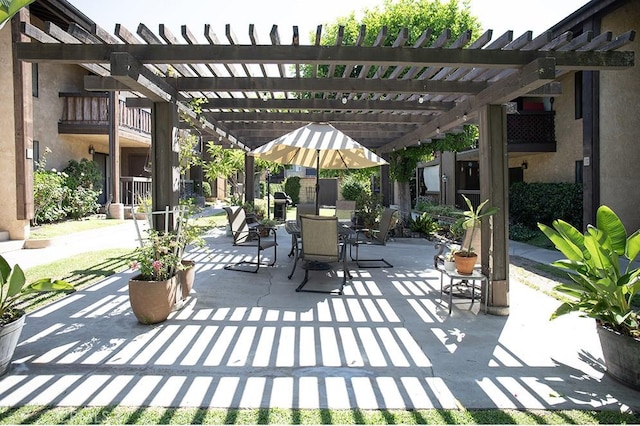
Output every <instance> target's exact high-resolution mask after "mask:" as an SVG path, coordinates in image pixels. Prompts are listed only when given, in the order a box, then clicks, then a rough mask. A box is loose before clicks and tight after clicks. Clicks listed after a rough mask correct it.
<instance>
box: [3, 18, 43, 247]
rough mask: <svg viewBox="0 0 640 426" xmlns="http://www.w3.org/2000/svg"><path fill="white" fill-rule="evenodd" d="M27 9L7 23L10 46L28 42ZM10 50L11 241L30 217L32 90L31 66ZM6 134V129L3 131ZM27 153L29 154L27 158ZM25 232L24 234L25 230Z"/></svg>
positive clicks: (24, 227) (31, 212)
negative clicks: (25, 32) (13, 173)
mask: <svg viewBox="0 0 640 426" xmlns="http://www.w3.org/2000/svg"><path fill="white" fill-rule="evenodd" d="M29 20H30V18H29V10H28V9H27V8H23V9H22V10H20V11H19V12H18V15H17V16H15V17H14V18H13V19H12V20H11V36H12V40H13V42H14V43H16V42H26V41H29V37H27V36H25V35H23V34H22V33H21V31H20V21H26V22H29ZM11 51H12V61H13V92H14V96H13V99H14V105H13V110H14V111H15V114H14V116H15V127H14V129H13V131H14V133H15V167H16V186H15V189H16V192H15V194H16V216H15V218H16V219H17V221H24V222H23V223H22V224H18V225H17V226H12V228H13V229H12V231H16V230H19V231H17V232H12V238H18V239H20V238H28V229H29V228H28V222H26V221H27V220H29V219H33V217H34V205H33V161H34V160H39V159H38V158H33V90H32V89H33V88H32V84H31V82H32V70H31V64H30V63H27V62H22V61H20V60H18V57H17V53H16V50H15V48H14V49H12V50H11ZM5 131H6V133H7V134H10V129H5ZM28 153H31V155H28ZM25 230H26V231H25Z"/></svg>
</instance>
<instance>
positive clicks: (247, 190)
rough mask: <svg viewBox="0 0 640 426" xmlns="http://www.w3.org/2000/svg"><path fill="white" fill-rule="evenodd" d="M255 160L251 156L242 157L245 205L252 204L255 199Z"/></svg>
mask: <svg viewBox="0 0 640 426" xmlns="http://www.w3.org/2000/svg"><path fill="white" fill-rule="evenodd" d="M255 186H256V183H255V159H254V158H253V155H247V154H245V155H244V198H245V201H246V202H247V203H252V204H253V200H254V198H255V193H256V191H255V189H256V188H255Z"/></svg>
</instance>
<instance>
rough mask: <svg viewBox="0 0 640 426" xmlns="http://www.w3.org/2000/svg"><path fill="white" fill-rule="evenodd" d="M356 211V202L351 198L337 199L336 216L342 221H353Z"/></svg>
mask: <svg viewBox="0 0 640 426" xmlns="http://www.w3.org/2000/svg"><path fill="white" fill-rule="evenodd" d="M355 211H356V202H355V201H351V200H337V201H336V216H337V217H338V220H339V221H340V222H351V219H353V215H354V213H355Z"/></svg>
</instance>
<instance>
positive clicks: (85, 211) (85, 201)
mask: <svg viewBox="0 0 640 426" xmlns="http://www.w3.org/2000/svg"><path fill="white" fill-rule="evenodd" d="M99 195H100V191H94V190H93V189H90V188H85V187H83V186H79V187H77V188H76V189H75V190H71V188H69V190H68V191H65V197H64V200H63V202H62V206H63V208H64V211H65V214H66V215H67V216H69V217H71V218H72V219H80V218H82V217H85V216H88V215H90V214H94V213H97V212H98V210H99V209H100V204H98V202H97V200H98V196H99Z"/></svg>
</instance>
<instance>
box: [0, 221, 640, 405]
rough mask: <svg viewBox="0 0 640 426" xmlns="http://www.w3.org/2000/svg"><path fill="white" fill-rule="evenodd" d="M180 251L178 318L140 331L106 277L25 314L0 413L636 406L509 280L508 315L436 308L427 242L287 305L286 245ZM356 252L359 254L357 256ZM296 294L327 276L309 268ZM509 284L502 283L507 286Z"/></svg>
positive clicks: (595, 350)
mask: <svg viewBox="0 0 640 426" xmlns="http://www.w3.org/2000/svg"><path fill="white" fill-rule="evenodd" d="M207 242H208V245H209V250H210V251H209V252H205V251H204V250H201V251H198V252H194V253H192V257H193V258H195V259H196V260H197V274H196V282H195V284H194V289H193V292H192V294H191V297H190V298H189V299H188V300H187V302H186V304H185V306H184V307H183V308H182V309H181V310H179V311H176V312H174V313H172V314H171V316H170V318H169V320H167V321H166V322H164V323H161V324H158V325H154V326H145V325H141V324H139V323H138V322H137V321H136V319H135V317H134V315H133V314H132V312H131V310H130V307H129V302H128V294H127V282H128V279H129V278H130V277H132V276H133V274H134V272H131V271H127V272H125V273H121V274H117V275H115V276H112V277H109V278H107V279H105V280H103V281H101V282H100V283H98V284H95V285H93V286H91V287H89V288H86V289H83V290H80V291H77V292H76V293H73V294H71V295H69V296H68V297H65V298H63V299H61V300H59V301H57V302H55V303H54V304H52V305H50V306H47V307H45V308H42V309H40V310H38V311H36V312H33V313H32V314H30V315H29V316H28V318H27V323H26V326H25V328H24V330H23V332H22V336H21V342H20V344H19V346H18V348H17V350H16V353H15V355H14V362H13V364H12V366H11V368H10V370H9V372H8V373H7V374H6V375H5V376H3V377H2V378H1V379H0V406H19V405H25V404H38V405H53V406H81V405H85V406H86V405H98V406H106V405H121V406H158V407H234V408H235V407H240V408H256V407H281V408H318V407H321V408H334V409H349V408H359V409H404V408H412V409H428V408H452V409H456V408H466V409H489V408H514V409H553V410H555V409H613V410H626V409H628V408H631V409H638V408H639V406H640V392H636V391H633V390H631V389H629V388H626V387H625V386H623V385H621V384H619V383H618V382H616V381H614V380H613V379H611V378H610V377H608V376H607V375H605V374H604V372H603V365H602V362H603V361H602V353H601V350H600V346H599V342H598V338H597V334H596V330H595V326H594V323H593V321H592V320H589V319H584V318H579V317H577V316H574V315H570V316H565V317H563V318H560V319H557V320H554V321H549V320H548V318H549V315H550V313H551V312H552V311H553V310H554V309H555V308H556V307H557V305H558V302H557V301H556V300H555V299H552V298H551V297H549V296H546V295H545V294H543V293H542V292H541V291H537V290H534V289H532V288H530V287H528V286H525V285H523V284H521V283H519V282H518V281H517V280H516V279H514V278H512V279H511V289H510V298H511V309H510V311H511V314H510V315H509V316H508V317H498V316H492V315H485V314H483V313H480V312H479V302H478V301H476V303H475V304H474V305H473V306H471V305H470V303H469V302H470V300H468V299H462V298H454V307H453V313H452V315H450V316H449V315H448V298H447V297H445V298H444V300H441V298H440V273H439V272H437V271H435V270H433V269H432V264H431V263H432V261H431V259H432V257H433V254H434V249H433V245H432V244H431V243H430V242H428V241H426V240H423V239H396V240H395V241H391V242H390V243H389V244H388V245H387V246H386V247H370V248H369V247H368V248H366V249H364V250H366V254H367V255H369V254H371V255H372V256H373V257H379V256H384V257H385V258H386V259H387V260H389V261H390V262H391V263H392V264H393V265H394V267H393V268H385V269H357V268H356V267H355V264H353V263H350V267H351V274H352V275H353V279H352V281H351V282H349V283H348V285H347V286H346V287H345V294H344V295H342V296H331V295H326V294H314V293H296V292H295V291H294V289H295V287H296V286H297V285H298V284H299V283H300V281H301V280H302V276H303V274H304V271H302V270H301V269H300V268H298V270H297V271H296V274H295V275H294V276H293V279H292V280H288V279H287V275H288V274H289V272H290V269H291V265H292V260H291V258H289V257H287V253H288V252H289V249H290V239H289V238H288V236H287V234H286V233H285V232H284V230H282V229H281V230H279V231H278V242H279V247H278V259H277V264H276V266H275V267H269V268H267V267H265V268H260V271H259V272H258V273H257V274H248V273H241V272H234V271H228V270H224V269H223V266H224V265H226V264H227V263H229V262H232V261H235V260H239V259H240V258H242V257H244V256H247V255H253V251H252V250H251V249H250V248H244V247H233V246H232V245H231V238H230V237H227V236H225V235H224V233H222V232H221V231H218V232H214V233H212V234H211V235H210V236H209V237H207ZM364 250H363V254H364ZM310 274H311V278H310V281H309V284H308V287H313V286H316V285H321V286H325V288H329V287H330V286H331V285H334V284H335V285H337V284H338V283H339V281H340V280H341V278H338V277H336V276H335V275H334V274H326V273H325V272H316V271H313V272H311V273H310ZM512 277H513V275H512Z"/></svg>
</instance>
